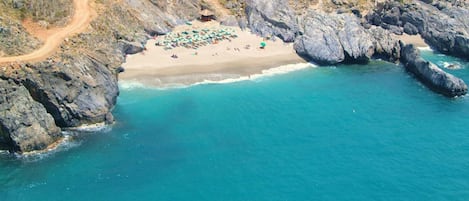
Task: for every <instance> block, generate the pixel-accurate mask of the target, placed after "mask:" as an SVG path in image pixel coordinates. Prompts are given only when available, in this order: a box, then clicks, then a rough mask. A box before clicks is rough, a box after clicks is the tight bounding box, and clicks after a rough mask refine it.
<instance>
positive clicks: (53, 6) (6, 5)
mask: <svg viewBox="0 0 469 201" xmlns="http://www.w3.org/2000/svg"><path fill="white" fill-rule="evenodd" d="M0 1H1V3H0V7H1V8H0V10H1V11H4V12H5V14H9V17H14V18H16V19H24V18H28V17H29V18H32V19H34V20H35V21H45V22H47V23H49V24H58V25H63V24H65V23H66V21H67V18H68V17H69V16H71V14H72V12H73V2H72V0H0ZM2 13H3V12H2Z"/></svg>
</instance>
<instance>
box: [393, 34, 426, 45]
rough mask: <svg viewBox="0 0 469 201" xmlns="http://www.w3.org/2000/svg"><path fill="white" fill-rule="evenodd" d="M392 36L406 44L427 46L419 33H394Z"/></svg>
mask: <svg viewBox="0 0 469 201" xmlns="http://www.w3.org/2000/svg"><path fill="white" fill-rule="evenodd" d="M394 37H395V38H396V39H398V40H401V41H402V42H404V43H406V44H414V45H415V46H417V47H429V46H428V44H427V43H425V41H424V40H423V38H422V37H421V36H420V35H419V34H417V35H409V34H405V33H404V34H402V35H394Z"/></svg>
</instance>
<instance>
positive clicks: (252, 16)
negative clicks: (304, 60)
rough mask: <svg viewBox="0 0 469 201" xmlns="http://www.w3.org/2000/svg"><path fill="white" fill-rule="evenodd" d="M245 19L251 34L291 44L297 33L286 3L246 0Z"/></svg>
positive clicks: (293, 18) (267, 0)
mask: <svg viewBox="0 0 469 201" xmlns="http://www.w3.org/2000/svg"><path fill="white" fill-rule="evenodd" d="M246 17H247V20H248V23H249V28H250V29H251V31H252V32H254V33H257V34H259V35H261V36H263V37H266V36H277V37H279V38H281V39H282V40H283V41H285V42H293V41H294V40H295V38H296V35H297V33H298V31H299V29H298V25H297V23H296V17H295V12H294V11H293V10H292V9H291V8H290V6H289V5H288V1H271V0H247V1H246Z"/></svg>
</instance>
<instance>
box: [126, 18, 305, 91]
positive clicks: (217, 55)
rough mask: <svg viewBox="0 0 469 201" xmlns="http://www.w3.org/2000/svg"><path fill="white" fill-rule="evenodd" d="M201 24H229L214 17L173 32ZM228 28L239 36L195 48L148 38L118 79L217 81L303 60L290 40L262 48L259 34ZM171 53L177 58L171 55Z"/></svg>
mask: <svg viewBox="0 0 469 201" xmlns="http://www.w3.org/2000/svg"><path fill="white" fill-rule="evenodd" d="M201 28H215V29H219V28H228V27H224V26H220V25H219V23H218V22H215V21H213V22H206V23H202V22H193V25H182V26H178V27H176V28H175V29H174V32H181V31H184V30H193V29H201ZM229 28H230V29H234V30H235V31H236V34H237V35H238V38H235V39H232V40H231V41H221V42H219V43H218V44H211V45H207V46H203V47H200V48H198V49H196V50H195V49H188V48H185V47H177V48H174V49H170V50H164V48H163V47H161V46H156V45H155V43H156V42H157V40H158V38H156V40H155V39H151V40H149V41H148V42H147V44H146V48H147V50H146V51H144V52H142V53H139V54H135V55H128V57H127V60H126V63H124V64H123V67H124V69H125V72H123V73H121V74H120V75H119V79H120V80H125V81H136V82H140V83H143V84H145V85H151V86H157V87H161V86H170V85H173V84H183V85H187V84H192V83H196V82H201V81H205V80H210V81H219V80H223V79H228V78H238V77H241V76H248V75H252V74H259V73H261V72H262V71H263V70H266V69H270V68H274V67H278V66H281V65H285V64H292V63H304V62H306V61H305V60H304V59H302V58H301V57H299V56H298V55H297V54H296V53H295V51H294V49H293V44H286V43H284V42H283V41H281V40H280V39H276V40H275V41H272V40H266V41H265V42H266V44H267V45H266V47H265V49H261V48H260V43H261V42H262V41H263V38H262V37H259V36H256V35H254V34H252V33H250V32H249V31H242V30H241V29H239V28H237V27H229ZM160 37H162V36H160ZM247 45H249V46H250V48H249V49H247V48H246V46H247ZM173 54H175V55H177V56H178V58H172V57H171V56H172V55H173Z"/></svg>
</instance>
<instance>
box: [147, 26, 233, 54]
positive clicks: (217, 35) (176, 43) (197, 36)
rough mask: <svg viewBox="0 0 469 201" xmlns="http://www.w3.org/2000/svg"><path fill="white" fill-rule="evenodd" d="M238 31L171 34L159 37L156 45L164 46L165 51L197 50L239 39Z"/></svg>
mask: <svg viewBox="0 0 469 201" xmlns="http://www.w3.org/2000/svg"><path fill="white" fill-rule="evenodd" d="M237 37H238V35H237V34H236V31H235V30H234V29H232V28H222V29H209V28H203V29H192V30H185V31H181V32H171V33H169V34H166V35H164V36H162V37H159V38H158V40H157V42H156V43H155V45H157V46H163V47H164V48H165V49H173V48H176V47H185V48H190V49H197V48H199V47H201V46H206V45H209V44H216V43H218V42H220V41H224V40H229V41H231V39H234V38H237Z"/></svg>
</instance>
